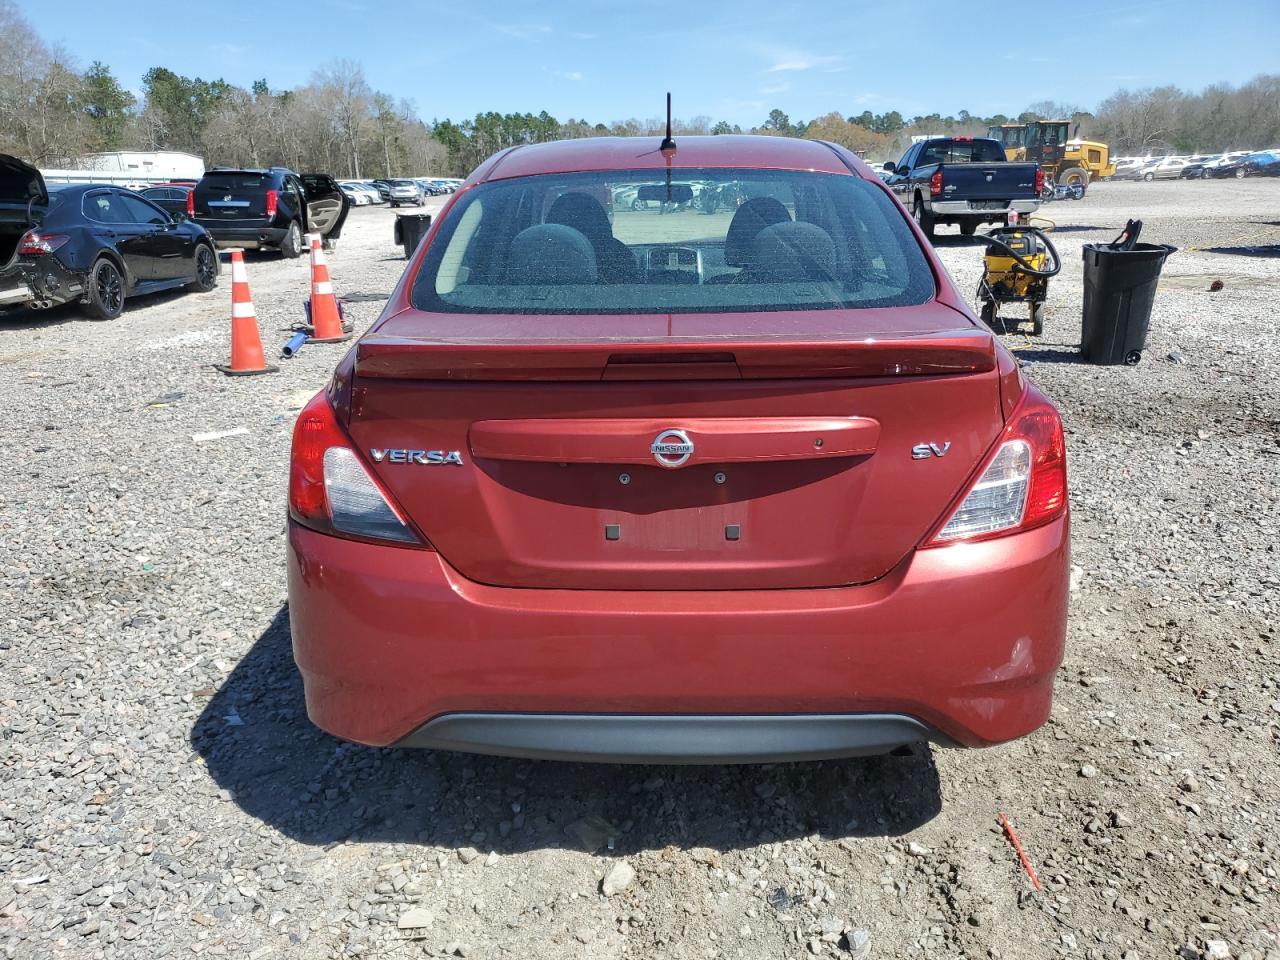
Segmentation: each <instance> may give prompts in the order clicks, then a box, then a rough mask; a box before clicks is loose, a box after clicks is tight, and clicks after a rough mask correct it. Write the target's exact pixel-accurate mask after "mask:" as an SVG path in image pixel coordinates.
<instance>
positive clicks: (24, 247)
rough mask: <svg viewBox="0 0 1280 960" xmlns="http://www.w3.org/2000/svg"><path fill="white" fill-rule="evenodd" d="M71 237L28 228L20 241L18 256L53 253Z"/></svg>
mask: <svg viewBox="0 0 1280 960" xmlns="http://www.w3.org/2000/svg"><path fill="white" fill-rule="evenodd" d="M70 239H71V238H70V237H68V236H67V235H65V234H62V233H41V232H40V231H39V230H28V231H27V232H26V233H24V234H23V235H22V239H21V240H19V241H18V256H20V257H38V256H41V255H42V254H46V253H53V251H55V250H57V249H58V248H59V247H61V246H62V245H63V244H64V243H66V242H67V241H68V240H70Z"/></svg>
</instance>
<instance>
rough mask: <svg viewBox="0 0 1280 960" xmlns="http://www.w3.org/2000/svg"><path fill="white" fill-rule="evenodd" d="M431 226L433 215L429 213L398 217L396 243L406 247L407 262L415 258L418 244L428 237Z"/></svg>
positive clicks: (405, 256) (407, 214) (408, 214)
mask: <svg viewBox="0 0 1280 960" xmlns="http://www.w3.org/2000/svg"><path fill="white" fill-rule="evenodd" d="M430 226H431V214H429V213H406V214H399V215H397V216H396V232H395V241H396V243H398V244H400V246H402V247H404V258H405V259H406V260H408V259H409V258H410V257H411V256H413V251H415V250H417V249H418V244H419V243H421V242H422V238H423V237H425V236H426V235H427V230H428V228H430Z"/></svg>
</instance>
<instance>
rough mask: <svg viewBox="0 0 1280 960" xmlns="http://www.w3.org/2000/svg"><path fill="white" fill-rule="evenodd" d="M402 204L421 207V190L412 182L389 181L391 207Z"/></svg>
mask: <svg viewBox="0 0 1280 960" xmlns="http://www.w3.org/2000/svg"><path fill="white" fill-rule="evenodd" d="M402 203H411V204H413V205H414V206H415V207H420V206H422V188H421V187H419V186H418V184H417V183H415V182H414V181H413V180H392V181H391V205H392V206H393V207H398V206H400V205H401V204H402Z"/></svg>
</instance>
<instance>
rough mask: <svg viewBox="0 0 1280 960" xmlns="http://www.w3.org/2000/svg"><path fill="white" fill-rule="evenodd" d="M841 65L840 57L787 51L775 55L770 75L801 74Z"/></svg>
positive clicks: (801, 51)
mask: <svg viewBox="0 0 1280 960" xmlns="http://www.w3.org/2000/svg"><path fill="white" fill-rule="evenodd" d="M839 63H840V58H839V57H832V56H826V55H822V54H816V53H807V52H805V51H803V50H786V51H780V52H777V53H774V54H773V65H772V66H771V67H769V71H768V72H769V73H787V72H793V71H794V72H799V71H804V70H813V69H815V68H816V67H834V66H836V65H838V64H839Z"/></svg>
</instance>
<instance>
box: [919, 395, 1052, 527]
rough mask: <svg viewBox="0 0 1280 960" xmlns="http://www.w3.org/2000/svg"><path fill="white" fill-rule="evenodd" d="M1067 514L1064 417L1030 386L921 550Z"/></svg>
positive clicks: (1034, 523) (1027, 525) (1035, 524)
mask: <svg viewBox="0 0 1280 960" xmlns="http://www.w3.org/2000/svg"><path fill="white" fill-rule="evenodd" d="M1066 509H1067V450H1066V442H1065V440H1064V438H1063V435H1062V418H1061V417H1060V416H1058V411H1057V410H1055V409H1054V407H1053V404H1051V403H1049V401H1048V400H1046V399H1045V397H1044V395H1043V394H1041V393H1040V392H1039V391H1038V390H1036V389H1034V388H1032V387H1028V388H1027V392H1026V393H1025V394H1024V395H1023V398H1022V401H1021V402H1020V403H1019V405H1018V409H1017V410H1015V411H1014V414H1013V417H1012V418H1010V420H1009V423H1008V424H1007V425H1006V426H1005V429H1004V433H1003V434H1001V437H1000V442H999V443H998V444H997V445H996V448H995V450H994V451H993V452H992V453H991V455H990V456H989V457H988V458H987V461H986V464H985V465H984V467H983V469H982V472H981V473H980V474H979V475H978V479H977V480H976V481H975V482H974V484H973V486H971V487H970V488H969V491H968V493H967V494H966V495H965V498H964V500H962V501H961V502H960V506H958V507H956V509H955V510H954V511H952V513H951V515H950V516H949V517H948V518H947V521H946V523H944V524H943V525H942V527H941V529H939V530H938V531H937V532H936V533H935V534H934V535H933V536H932V537H931V538H930V539H929V540H928V541H927V542H926V543H925V546H928V547H938V546H944V545H946V544H948V543H956V542H959V541H964V542H973V541H975V540H989V539H991V538H993V537H1003V536H1007V535H1009V534H1011V533H1022V532H1023V531H1026V530H1031V529H1033V528H1034V527H1039V526H1043V525H1044V524H1046V523H1049V522H1050V521H1052V520H1056V519H1057V518H1058V517H1060V516H1062V514H1063V513H1064V512H1065V511H1066Z"/></svg>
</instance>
